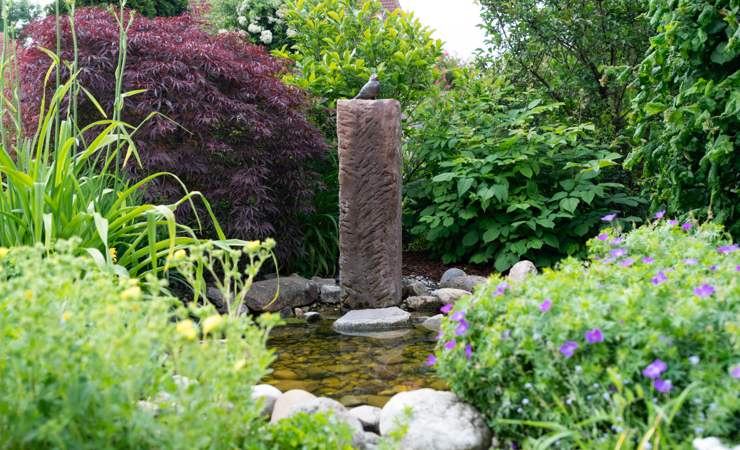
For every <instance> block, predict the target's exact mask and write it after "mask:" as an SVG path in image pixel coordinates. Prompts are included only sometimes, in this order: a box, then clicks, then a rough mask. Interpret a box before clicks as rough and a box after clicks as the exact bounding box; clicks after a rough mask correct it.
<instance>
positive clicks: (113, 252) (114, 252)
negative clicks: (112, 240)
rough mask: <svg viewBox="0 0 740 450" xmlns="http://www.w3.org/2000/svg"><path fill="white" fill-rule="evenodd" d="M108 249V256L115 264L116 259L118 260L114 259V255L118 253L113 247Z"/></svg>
mask: <svg viewBox="0 0 740 450" xmlns="http://www.w3.org/2000/svg"><path fill="white" fill-rule="evenodd" d="M108 251H109V252H110V257H111V258H112V259H113V263H114V264H115V263H116V261H118V260H117V259H116V256H117V255H118V253H116V249H115V248H112V249H110V250H108Z"/></svg>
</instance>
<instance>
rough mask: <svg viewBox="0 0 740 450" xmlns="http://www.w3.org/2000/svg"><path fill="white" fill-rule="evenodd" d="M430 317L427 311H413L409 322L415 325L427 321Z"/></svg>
mask: <svg viewBox="0 0 740 450" xmlns="http://www.w3.org/2000/svg"><path fill="white" fill-rule="evenodd" d="M435 298H436V297H435ZM428 318H429V316H428V315H426V314H425V313H421V312H412V313H411V317H410V318H409V323H410V324H411V325H413V326H417V325H421V324H422V323H424V322H426V320H427V319H428Z"/></svg>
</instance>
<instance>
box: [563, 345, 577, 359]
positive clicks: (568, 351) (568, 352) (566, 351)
mask: <svg viewBox="0 0 740 450" xmlns="http://www.w3.org/2000/svg"><path fill="white" fill-rule="evenodd" d="M578 347H580V346H579V345H578V344H576V343H575V342H572V341H566V342H565V344H563V345H561V346H560V353H562V354H563V355H565V356H566V357H567V358H570V357H571V356H573V352H574V351H576V349H577V348H578Z"/></svg>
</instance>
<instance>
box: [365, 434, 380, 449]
mask: <svg viewBox="0 0 740 450" xmlns="http://www.w3.org/2000/svg"><path fill="white" fill-rule="evenodd" d="M378 444H380V436H378V435H377V434H375V433H373V432H372V431H366V432H365V450H374V449H375V448H376V447H377V446H378Z"/></svg>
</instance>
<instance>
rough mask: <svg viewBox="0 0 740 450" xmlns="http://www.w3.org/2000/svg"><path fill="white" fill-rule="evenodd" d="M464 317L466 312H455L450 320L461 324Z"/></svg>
mask: <svg viewBox="0 0 740 450" xmlns="http://www.w3.org/2000/svg"><path fill="white" fill-rule="evenodd" d="M463 317H465V311H455V312H454V313H453V314H452V315H451V316H450V320H454V321H455V322H459V321H460V320H462V318H463Z"/></svg>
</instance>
